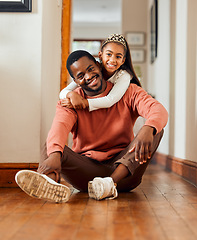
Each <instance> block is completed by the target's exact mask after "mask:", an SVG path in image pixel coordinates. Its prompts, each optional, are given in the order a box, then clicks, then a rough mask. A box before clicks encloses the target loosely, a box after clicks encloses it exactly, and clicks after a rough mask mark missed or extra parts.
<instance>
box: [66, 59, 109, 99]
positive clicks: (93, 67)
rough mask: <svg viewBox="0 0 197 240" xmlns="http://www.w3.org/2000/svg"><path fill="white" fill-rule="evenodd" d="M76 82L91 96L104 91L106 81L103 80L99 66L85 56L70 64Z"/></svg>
mask: <svg viewBox="0 0 197 240" xmlns="http://www.w3.org/2000/svg"><path fill="white" fill-rule="evenodd" d="M70 70H71V71H72V74H73V77H74V80H75V82H76V83H77V84H78V85H80V86H81V87H82V88H83V90H84V91H85V93H86V94H87V95H89V96H95V95H98V94H100V93H101V92H103V91H104V89H105V87H106V83H105V81H104V80H103V77H102V74H101V71H100V68H99V66H98V65H97V64H96V63H95V62H94V61H92V60H90V59H89V58H88V57H86V56H84V57H82V58H80V59H79V60H77V61H76V62H74V63H73V64H72V65H71V66H70Z"/></svg>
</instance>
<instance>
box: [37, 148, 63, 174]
mask: <svg viewBox="0 0 197 240" xmlns="http://www.w3.org/2000/svg"><path fill="white" fill-rule="evenodd" d="M37 171H38V173H41V174H49V173H52V172H55V173H56V175H58V177H59V176H60V172H61V152H54V153H51V154H50V155H49V157H48V158H47V159H46V160H45V161H44V162H43V163H42V164H40V165H39V167H38V170H37Z"/></svg>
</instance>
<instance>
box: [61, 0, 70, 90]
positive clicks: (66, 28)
mask: <svg viewBox="0 0 197 240" xmlns="http://www.w3.org/2000/svg"><path fill="white" fill-rule="evenodd" d="M71 7H72V0H62V30H61V44H62V59H61V79H60V90H62V89H63V88H65V87H66V86H67V82H68V77H69V74H68V71H67V69H66V61H67V58H68V56H69V54H70V46H71V15H72V13H71V10H72V8H71Z"/></svg>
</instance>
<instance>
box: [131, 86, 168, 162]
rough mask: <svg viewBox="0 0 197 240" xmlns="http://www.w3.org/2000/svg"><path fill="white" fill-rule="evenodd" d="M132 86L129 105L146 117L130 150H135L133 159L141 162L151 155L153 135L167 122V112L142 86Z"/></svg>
mask: <svg viewBox="0 0 197 240" xmlns="http://www.w3.org/2000/svg"><path fill="white" fill-rule="evenodd" d="M133 88H134V91H133V96H132V99H133V102H131V105H132V107H133V110H134V111H137V112H138V114H139V115H140V116H142V117H144V118H145V119H146V122H145V124H144V126H143V127H142V128H141V129H140V131H139V132H138V134H137V136H136V137H135V139H134V141H133V147H132V149H130V152H134V151H135V160H136V161H139V163H140V164H143V163H145V162H146V161H147V160H148V159H149V158H150V157H151V155H152V144H153V138H154V135H155V134H157V133H159V132H160V131H161V130H162V129H163V128H164V127H165V125H166V124H167V121H168V112H167V111H166V109H165V108H164V107H163V105H162V104H161V103H159V102H158V101H157V100H155V99H153V98H152V97H151V96H150V95H148V94H147V93H146V92H145V91H144V90H143V89H142V88H139V87H137V86H134V87H133Z"/></svg>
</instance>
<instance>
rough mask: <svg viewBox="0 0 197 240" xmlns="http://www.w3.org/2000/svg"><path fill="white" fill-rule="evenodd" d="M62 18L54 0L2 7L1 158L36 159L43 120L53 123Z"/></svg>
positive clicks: (3, 160) (0, 51)
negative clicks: (27, 7) (10, 9)
mask: <svg viewBox="0 0 197 240" xmlns="http://www.w3.org/2000/svg"><path fill="white" fill-rule="evenodd" d="M49 15H50V16H51V17H50V16H49ZM60 18H61V7H58V6H57V1H47V0H45V1H44V0H42V1H40V0H39V1H38V0H37V1H36V0H34V1H33V11H32V13H0V41H1V44H0V56H1V57H0V81H1V88H0V102H1V109H0V110H1V119H0V141H1V144H0V162H37V161H38V160H39V155H40V139H41V133H42V134H44V135H46V134H45V133H43V129H42V131H41V125H42V126H43V125H45V124H46V126H47V128H48V126H49V125H50V124H51V121H52V119H51V115H52V114H49V112H53V114H54V110H55V109H54V106H55V104H56V100H54V99H56V97H55V96H58V91H59V90H58V91H57V89H58V86H59V82H60V79H59V75H60V73H59V72H60V70H59V68H60V60H59V59H60V57H61V55H60V50H61V49H59V45H60V44H58V45H57V46H56V45H55V44H56V41H55V39H59V38H60V27H59V24H60V22H59V19H60ZM46 19H47V20H48V21H46ZM57 19H58V20H57ZM43 24H44V26H43ZM47 28H48V31H47ZM49 32H50V33H49ZM55 34H57V35H55ZM50 37H52V39H51V38H50ZM58 41H59V40H58ZM53 81H54V83H53V84H52V86H51V87H49V85H51V83H52V82H53ZM48 84H49V85H48ZM44 85H45V87H46V92H47V93H45V95H47V98H48V99H47V100H48V102H46V98H45V97H44V95H42V94H43V93H42V90H43V89H42V86H44ZM54 86H55V87H54ZM52 88H53V90H52ZM43 92H44V91H43ZM49 95H50V96H49ZM41 96H42V97H41ZM46 105H48V106H50V107H49V108H48V110H47V112H44V111H43V109H44V107H45V106H46ZM41 112H42V115H41ZM44 132H46V131H44ZM44 135H43V137H42V138H45V137H46V136H44Z"/></svg>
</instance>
